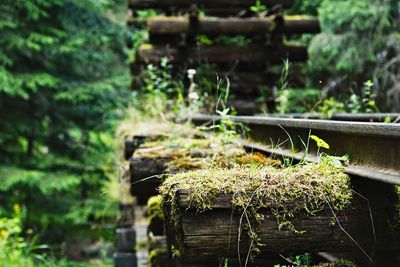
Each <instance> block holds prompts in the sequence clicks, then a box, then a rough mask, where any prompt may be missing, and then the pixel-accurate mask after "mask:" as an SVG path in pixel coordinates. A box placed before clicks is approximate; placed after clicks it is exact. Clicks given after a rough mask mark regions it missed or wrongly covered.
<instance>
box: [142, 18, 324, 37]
mask: <svg viewBox="0 0 400 267" xmlns="http://www.w3.org/2000/svg"><path fill="white" fill-rule="evenodd" d="M147 27H148V29H149V33H150V34H153V35H154V34H162V35H171V34H182V33H185V34H207V35H220V34H223V35H235V34H240V35H248V34H266V33H272V32H274V33H318V32H320V26H319V21H318V18H315V17H309V16H285V17H283V18H281V17H275V16H270V17H264V18H213V17H199V19H198V22H197V23H195V24H194V25H193V24H191V23H190V19H189V17H183V16H181V17H166V16H157V17H151V18H149V19H148V20H147Z"/></svg>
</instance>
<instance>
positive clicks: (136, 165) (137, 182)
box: [129, 155, 171, 205]
mask: <svg viewBox="0 0 400 267" xmlns="http://www.w3.org/2000/svg"><path fill="white" fill-rule="evenodd" d="M170 160H171V158H170V157H168V156H165V157H162V156H160V157H157V158H147V157H141V156H135V155H134V156H133V157H132V158H131V159H130V161H129V169H130V173H131V193H132V195H133V196H136V197H137V200H138V204H139V205H145V204H146V203H147V200H148V199H149V198H150V197H151V196H154V195H157V188H158V186H159V185H160V178H159V177H157V176H159V175H161V174H163V173H164V171H165V169H166V167H167V166H166V164H167V162H168V161H170ZM150 177H152V178H150Z"/></svg>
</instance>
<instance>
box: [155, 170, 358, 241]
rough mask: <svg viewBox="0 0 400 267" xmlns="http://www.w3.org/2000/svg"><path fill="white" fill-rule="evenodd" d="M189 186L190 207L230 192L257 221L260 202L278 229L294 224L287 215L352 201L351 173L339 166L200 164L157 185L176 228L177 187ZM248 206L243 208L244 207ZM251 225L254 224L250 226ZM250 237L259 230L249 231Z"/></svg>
mask: <svg viewBox="0 0 400 267" xmlns="http://www.w3.org/2000/svg"><path fill="white" fill-rule="evenodd" d="M180 189H185V190H188V192H189V195H188V197H189V208H190V209H194V210H196V211H197V212H203V211H205V210H208V209H211V208H212V204H213V202H214V200H215V199H216V197H217V196H218V195H220V194H227V195H231V196H232V204H233V207H234V208H235V209H237V210H240V211H244V210H245V212H246V213H247V215H248V217H249V218H251V220H252V221H256V222H260V221H262V219H263V217H262V215H261V213H260V212H259V211H260V209H262V208H267V209H270V210H271V211H272V213H273V215H274V216H275V218H276V221H277V224H278V226H279V228H280V229H289V230H292V231H294V232H298V233H299V232H301V229H295V228H294V226H293V224H292V222H291V219H292V218H294V217H295V216H296V215H300V214H301V215H308V216H313V215H315V214H316V213H317V212H318V211H321V210H324V209H327V207H328V204H329V206H330V207H331V208H332V211H333V212H337V211H341V210H343V209H344V208H346V207H347V206H348V205H349V204H350V201H351V198H352V193H351V190H350V187H349V177H348V175H346V174H345V173H344V172H343V170H342V169H338V168H335V167H333V166H331V165H327V164H325V163H320V164H313V163H306V164H302V165H297V166H294V167H289V168H276V167H272V166H268V165H267V166H266V165H264V166H260V165H250V166H249V165H247V166H239V165H236V166H234V167H233V168H231V169H202V170H197V171H189V172H185V173H178V174H176V175H174V176H171V177H169V178H167V179H166V180H165V181H164V183H163V184H162V186H161V187H160V193H161V195H162V197H163V205H164V207H165V210H169V211H170V214H168V217H169V218H170V219H171V223H172V224H173V225H174V226H175V227H176V230H177V232H179V231H180V230H179V208H178V204H177V199H176V197H177V191H178V190H180ZM244 207H246V209H244ZM249 228H252V229H254V227H249ZM249 235H250V237H251V238H253V239H255V240H256V239H257V233H255V232H249Z"/></svg>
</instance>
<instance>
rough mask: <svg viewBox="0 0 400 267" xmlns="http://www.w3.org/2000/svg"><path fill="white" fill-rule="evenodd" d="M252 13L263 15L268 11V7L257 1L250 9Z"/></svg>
mask: <svg viewBox="0 0 400 267" xmlns="http://www.w3.org/2000/svg"><path fill="white" fill-rule="evenodd" d="M250 11H252V12H254V13H256V14H257V15H261V13H263V12H265V11H267V7H266V6H265V5H263V4H262V3H261V1H260V0H256V2H255V4H254V5H252V6H251V7H250Z"/></svg>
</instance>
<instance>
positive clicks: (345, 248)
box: [164, 190, 398, 266]
mask: <svg viewBox="0 0 400 267" xmlns="http://www.w3.org/2000/svg"><path fill="white" fill-rule="evenodd" d="M188 193H189V192H187V191H185V190H180V191H178V192H177V203H178V207H179V212H180V220H179V222H178V228H175V227H174V226H173V225H172V224H171V220H170V219H171V218H169V212H170V211H169V210H168V208H165V207H164V208H165V210H164V214H165V215H166V223H167V225H166V230H167V238H168V239H169V240H168V242H169V244H174V245H175V246H178V247H179V249H180V251H181V253H182V255H183V261H184V263H185V264H188V265H191V264H195V263H199V262H200V263H201V262H204V261H205V260H206V261H213V262H214V263H216V262H217V261H218V259H220V258H224V257H228V258H233V259H235V258H236V259H237V258H238V251H240V254H241V257H242V259H243V258H245V257H246V254H247V252H248V250H249V244H250V240H249V237H248V235H246V233H245V232H242V235H241V239H240V242H239V241H238V233H239V220H240V219H239V218H240V216H241V213H240V212H238V211H233V210H232V203H231V197H230V196H228V195H219V196H218V197H217V199H216V200H215V201H214V202H213V204H212V206H211V210H207V211H205V212H203V213H197V212H196V211H194V210H193V209H190V208H189V202H188V201H189V200H188ZM288 208H289V209H290V207H288ZM371 208H372V214H373V218H374V227H375V233H374V231H373V230H372V229H373V227H372V222H371V219H370V215H371V213H370V212H371V211H370V210H369V207H368V205H367V204H366V202H365V201H364V200H363V199H361V198H359V197H357V196H354V199H353V202H352V205H351V206H350V207H349V208H347V209H346V210H345V211H343V212H340V213H336V214H335V215H336V216H337V218H338V220H339V222H340V226H341V227H343V228H344V229H345V230H346V232H347V233H345V232H344V231H343V230H342V229H341V227H339V225H338V223H336V224H334V225H332V221H333V219H332V218H333V214H332V212H331V211H330V210H329V209H326V210H323V211H321V212H319V213H317V214H316V215H315V216H305V215H300V216H297V217H296V218H292V220H291V221H292V223H293V225H294V226H295V227H296V228H297V229H299V230H302V231H305V232H304V233H302V234H298V233H294V232H292V231H289V230H279V227H278V225H277V222H276V219H275V217H274V216H273V214H272V211H271V210H270V209H263V210H261V211H260V212H261V214H262V215H263V216H264V220H263V221H262V222H261V223H259V224H254V225H253V227H254V228H255V231H256V233H257V235H258V238H260V240H259V241H260V242H261V243H262V244H263V246H261V247H260V255H258V256H257V257H261V258H262V257H263V256H265V255H267V256H268V255H270V254H271V253H274V254H285V253H286V254H287V253H299V254H300V253H304V252H320V251H327V252H346V253H349V252H351V253H354V254H355V255H359V256H360V257H361V258H362V257H363V258H364V262H365V260H366V256H365V255H364V254H363V253H362V252H361V250H360V248H359V247H358V245H360V246H361V247H362V248H363V249H364V250H365V251H366V253H369V254H370V255H371V256H372V257H374V256H373V254H374V253H373V252H374V251H377V250H379V249H383V250H389V251H390V250H391V249H393V246H392V244H395V243H397V244H398V242H397V241H396V237H395V236H391V234H390V231H388V228H387V227H388V225H387V220H386V219H387V213H386V209H385V204H384V203H383V204H381V205H378V206H374V207H371ZM349 235H350V236H351V237H352V238H353V239H354V240H356V241H357V243H358V245H356V244H355V243H354V242H353V241H352V240H351V238H350V237H349ZM375 238H376V240H375ZM379 244H380V247H377V246H378V245H379ZM382 244H385V245H383V246H382ZM394 253H395V252H394ZM377 254H379V253H377ZM257 257H256V259H257ZM367 261H368V260H367ZM236 263H237V262H236ZM360 266H368V265H360ZM392 266H394V265H392Z"/></svg>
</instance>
